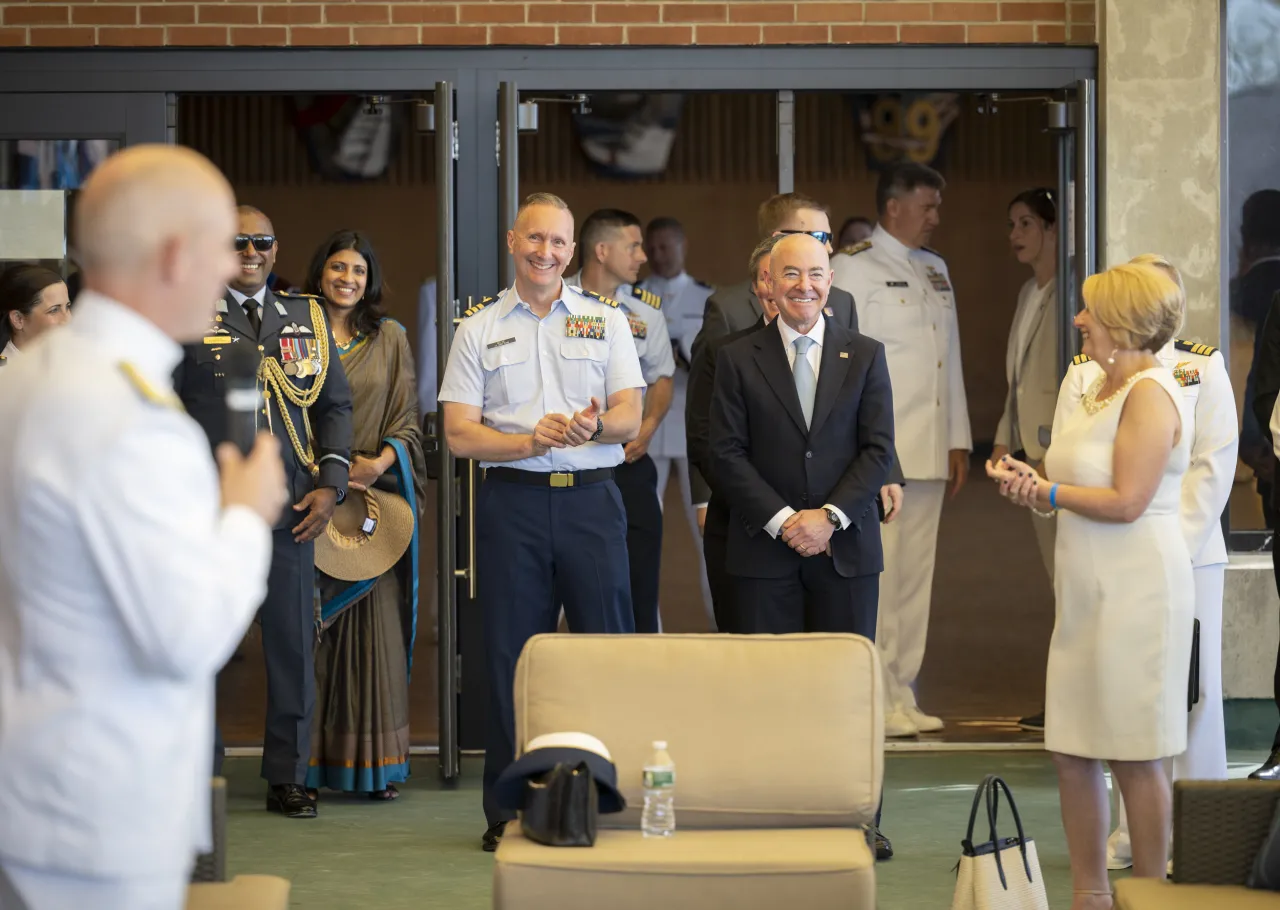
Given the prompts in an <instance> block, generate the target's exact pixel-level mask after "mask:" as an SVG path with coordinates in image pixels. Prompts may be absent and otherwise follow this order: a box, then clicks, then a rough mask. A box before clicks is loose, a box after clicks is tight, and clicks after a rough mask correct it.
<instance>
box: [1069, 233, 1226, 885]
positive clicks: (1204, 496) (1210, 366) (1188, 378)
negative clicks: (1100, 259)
mask: <svg viewBox="0 0 1280 910" xmlns="http://www.w3.org/2000/svg"><path fill="white" fill-rule="evenodd" d="M1133 262H1135V263H1148V264H1150V265H1153V266H1155V267H1157V268H1160V269H1162V270H1164V271H1165V272H1166V273H1167V274H1168V275H1169V277H1171V278H1173V279H1174V281H1175V282H1176V283H1177V285H1178V287H1179V289H1181V290H1182V296H1183V300H1184V306H1185V300H1186V290H1185V289H1184V288H1183V284H1182V276H1181V275H1179V274H1178V270H1177V269H1176V268H1174V267H1173V266H1172V265H1170V264H1169V262H1168V261H1167V260H1165V259H1164V258H1163V257H1159V256H1153V255H1150V254H1148V255H1144V256H1139V257H1137V258H1136V259H1134V260H1133ZM1156 358H1157V359H1158V360H1159V361H1160V363H1162V364H1163V365H1164V366H1166V367H1168V368H1169V369H1171V370H1172V371H1173V376H1174V378H1175V379H1176V380H1177V381H1178V385H1179V386H1181V387H1182V392H1183V394H1184V395H1185V396H1186V401H1187V406H1188V410H1189V411H1191V412H1192V413H1193V414H1194V416H1195V427H1194V428H1193V435H1192V439H1191V464H1190V466H1189V467H1188V468H1187V473H1186V474H1185V475H1183V478H1182V508H1181V514H1182V530H1183V533H1184V534H1185V535H1186V538H1187V550H1188V551H1189V552H1190V553H1191V565H1192V567H1193V572H1192V575H1193V577H1194V579H1195V586H1196V595H1195V596H1196V614H1195V615H1196V619H1197V620H1199V623H1200V689H1199V694H1200V698H1199V701H1198V702H1197V703H1196V704H1195V706H1194V707H1193V708H1192V709H1191V714H1190V716H1189V718H1188V727H1187V751H1186V752H1184V753H1182V754H1181V755H1179V756H1177V757H1175V758H1174V759H1173V761H1172V766H1171V767H1169V766H1168V765H1166V767H1167V768H1168V769H1169V770H1170V772H1171V774H1172V779H1173V780H1225V779H1226V777H1227V741H1226V730H1225V729H1224V721H1223V716H1222V586H1223V576H1224V574H1225V572H1226V567H1227V544H1226V540H1225V539H1224V538H1223V535H1222V512H1223V510H1224V509H1225V508H1226V507H1227V499H1228V498H1229V497H1230V495H1231V484H1232V481H1233V480H1234V478H1235V471H1236V454H1237V450H1238V448H1239V444H1240V433H1239V423H1238V421H1237V416H1236V399H1235V393H1234V392H1233V391H1232V389H1231V377H1230V376H1229V375H1228V374H1227V364H1226V361H1225V360H1223V357H1222V354H1221V352H1220V351H1218V349H1217V348H1213V347H1209V346H1208V345H1205V344H1197V343H1195V342H1191V341H1180V340H1174V341H1171V342H1169V343H1168V344H1167V345H1165V346H1164V348H1162V349H1161V350H1160V352H1159V353H1157V354H1156ZM1101 374H1102V368H1101V367H1100V366H1099V365H1098V364H1096V363H1094V362H1093V361H1091V360H1089V358H1087V357H1085V356H1084V355H1080V356H1079V357H1077V358H1076V359H1075V360H1074V361H1073V362H1072V366H1071V368H1070V369H1069V370H1068V371H1067V378H1066V379H1065V380H1064V381H1063V383H1062V390H1061V393H1060V395H1059V398H1058V414H1057V416H1055V418H1054V425H1055V426H1057V425H1058V422H1059V420H1060V419H1061V416H1062V415H1063V414H1064V413H1069V412H1070V411H1071V410H1072V409H1074V408H1075V407H1077V406H1078V405H1079V404H1080V399H1081V398H1082V397H1083V396H1084V393H1085V390H1086V389H1088V388H1089V385H1090V384H1091V383H1092V382H1093V381H1094V379H1096V378H1097V377H1098V376H1100V375H1101ZM1118 792H1119V791H1117V793H1118ZM1132 864H1133V854H1132V852H1131V849H1130V844H1129V820H1128V817H1127V813H1126V812H1125V809H1124V802H1123V800H1121V801H1120V812H1119V819H1118V824H1117V827H1116V830H1115V831H1114V832H1112V834H1111V837H1110V838H1109V839H1108V840H1107V868H1108V869H1127V868H1129V866H1131V865H1132Z"/></svg>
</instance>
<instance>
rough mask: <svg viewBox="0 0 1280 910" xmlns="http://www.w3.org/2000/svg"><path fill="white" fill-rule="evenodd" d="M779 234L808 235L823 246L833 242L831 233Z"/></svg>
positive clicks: (789, 232) (787, 232) (786, 232)
mask: <svg viewBox="0 0 1280 910" xmlns="http://www.w3.org/2000/svg"><path fill="white" fill-rule="evenodd" d="M778 233H779V234H808V235H809V236H810V237H812V238H813V239H814V240H816V241H818V242H819V243H822V244H827V243H830V242H831V237H832V234H831V232H830V231H778Z"/></svg>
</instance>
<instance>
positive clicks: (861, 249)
mask: <svg viewBox="0 0 1280 910" xmlns="http://www.w3.org/2000/svg"><path fill="white" fill-rule="evenodd" d="M869 249H871V241H870V240H864V241H862V242H861V243H852V244H850V245H849V246H845V247H841V248H840V252H842V253H844V254H845V255H846V256H854V255H856V254H858V253H865V252H866V251H867V250H869Z"/></svg>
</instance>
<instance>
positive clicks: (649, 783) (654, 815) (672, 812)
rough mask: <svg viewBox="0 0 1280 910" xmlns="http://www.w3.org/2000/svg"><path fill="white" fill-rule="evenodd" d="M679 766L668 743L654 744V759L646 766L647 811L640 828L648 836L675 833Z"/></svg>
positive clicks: (645, 799) (645, 809) (645, 798)
mask: <svg viewBox="0 0 1280 910" xmlns="http://www.w3.org/2000/svg"><path fill="white" fill-rule="evenodd" d="M675 801H676V765H675V762H673V761H672V760H671V756H670V755H669V754H667V744H666V743H665V742H663V741H662V740H658V741H657V742H655V743H654V744H653V758H651V759H649V763H648V764H647V765H645V766H644V813H643V814H642V815H641V816H640V831H641V832H642V833H643V834H644V836H645V837H670V836H671V835H673V834H675V833H676V806H675Z"/></svg>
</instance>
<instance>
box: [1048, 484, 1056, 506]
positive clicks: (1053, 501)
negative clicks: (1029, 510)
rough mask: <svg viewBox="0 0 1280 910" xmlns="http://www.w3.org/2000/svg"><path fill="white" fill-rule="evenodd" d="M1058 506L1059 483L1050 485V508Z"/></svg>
mask: <svg viewBox="0 0 1280 910" xmlns="http://www.w3.org/2000/svg"><path fill="white" fill-rule="evenodd" d="M1057 507H1058V484H1056V483H1055V484H1054V485H1053V486H1051V487H1049V508H1051V509H1056V508H1057Z"/></svg>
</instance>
